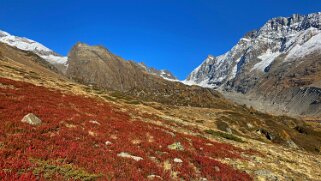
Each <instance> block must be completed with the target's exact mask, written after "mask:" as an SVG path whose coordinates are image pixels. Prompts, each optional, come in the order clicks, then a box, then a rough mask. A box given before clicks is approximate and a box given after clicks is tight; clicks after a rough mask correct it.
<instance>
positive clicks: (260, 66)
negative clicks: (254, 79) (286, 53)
mask: <svg viewBox="0 0 321 181" xmlns="http://www.w3.org/2000/svg"><path fill="white" fill-rule="evenodd" d="M279 55H281V53H280V52H279V51H277V52H272V51H271V50H270V49H268V50H267V51H266V52H265V53H263V54H262V55H260V56H259V57H258V58H259V59H261V61H260V62H259V63H256V64H255V65H254V66H253V68H252V69H251V71H252V70H255V69H257V70H260V71H262V72H264V69H265V68H266V67H268V66H269V65H270V64H271V63H272V62H273V61H274V60H275V58H276V57H278V56H279Z"/></svg>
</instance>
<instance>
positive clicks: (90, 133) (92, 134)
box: [88, 131, 97, 136]
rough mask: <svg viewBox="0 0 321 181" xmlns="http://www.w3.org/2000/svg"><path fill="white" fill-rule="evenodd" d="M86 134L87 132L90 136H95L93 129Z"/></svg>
mask: <svg viewBox="0 0 321 181" xmlns="http://www.w3.org/2000/svg"><path fill="white" fill-rule="evenodd" d="M88 134H89V135H90V136H97V133H95V132H93V131H88Z"/></svg>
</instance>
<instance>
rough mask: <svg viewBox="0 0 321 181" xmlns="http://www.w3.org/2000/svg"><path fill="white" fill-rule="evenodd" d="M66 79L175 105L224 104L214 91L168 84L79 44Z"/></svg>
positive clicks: (101, 49)
mask: <svg viewBox="0 0 321 181" xmlns="http://www.w3.org/2000/svg"><path fill="white" fill-rule="evenodd" d="M66 75H67V77H68V78H70V79H73V80H76V81H78V82H80V83H83V84H87V85H92V86H94V87H97V88H101V89H107V90H115V91H120V92H125V93H126V94H128V95H131V96H135V97H139V98H141V99H143V100H149V101H157V102H161V103H167V104H173V105H191V106H198V107H214V106H216V105H217V103H219V102H222V101H223V102H224V101H225V100H224V99H222V96H221V95H220V94H219V93H218V92H217V91H215V90H211V89H205V88H201V87H198V86H193V87H190V86H186V85H184V84H182V83H180V82H177V81H168V80H165V79H164V78H160V77H159V76H157V75H154V73H150V72H149V71H147V69H146V68H142V66H141V65H139V64H137V63H135V62H133V61H126V60H124V59H122V58H121V57H119V56H116V55H114V54H112V53H111V52H110V51H109V50H107V49H106V48H104V47H102V46H89V45H87V44H84V43H77V44H76V45H75V46H74V47H73V48H72V50H71V51H70V52H69V55H68V69H67V72H66ZM226 105H227V104H226Z"/></svg>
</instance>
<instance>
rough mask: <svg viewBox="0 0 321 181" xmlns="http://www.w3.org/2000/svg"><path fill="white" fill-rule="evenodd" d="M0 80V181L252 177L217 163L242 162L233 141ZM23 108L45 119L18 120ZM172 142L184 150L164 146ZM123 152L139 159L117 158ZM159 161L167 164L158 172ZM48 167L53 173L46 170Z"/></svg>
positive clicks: (98, 102)
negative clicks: (185, 131)
mask: <svg viewBox="0 0 321 181" xmlns="http://www.w3.org/2000/svg"><path fill="white" fill-rule="evenodd" d="M0 83H1V84H2V85H4V86H0V121H1V122H0V179H2V180H43V179H46V178H48V177H50V178H52V179H58V178H60V179H64V178H65V179H73V180H84V179H85V178H86V179H97V180H147V178H148V176H150V177H151V175H156V176H157V177H154V179H155V180H157V179H159V178H162V179H163V180H176V179H177V180H178V179H179V178H181V179H185V180H193V179H198V180H199V179H200V178H207V179H208V180H251V177H250V176H249V175H248V174H246V173H244V172H241V171H238V170H235V169H233V168H232V167H230V166H228V165H226V164H223V163H220V162H219V161H216V160H215V158H235V159H241V156H240V154H241V153H244V151H243V150H241V149H238V148H235V147H233V146H231V145H228V144H223V143H217V142H212V141H209V140H207V139H204V138H200V137H196V136H190V135H184V134H180V133H177V132H174V131H172V130H170V129H167V128H164V127H161V126H157V125H154V124H151V123H146V122H143V121H140V120H134V121H132V120H131V119H130V117H129V115H127V114H126V113H123V112H120V111H118V110H117V109H116V108H114V107H112V106H111V105H109V104H108V103H106V102H104V101H102V100H98V99H94V98H85V97H82V96H78V95H72V94H66V93H62V92H60V91H57V90H49V89H48V88H45V87H41V86H35V85H33V84H29V83H25V82H18V81H13V80H9V79H4V78H0ZM6 85H11V86H6ZM12 86H14V88H13V87H12ZM28 113H34V114H35V115H37V116H38V117H39V118H40V119H41V120H42V121H43V123H42V124H41V125H40V126H31V125H29V124H26V123H22V122H21V119H22V118H23V117H24V116H25V115H26V114H28ZM106 141H108V144H106ZM177 142H179V143H180V144H181V145H182V146H183V147H184V149H183V150H171V149H169V148H168V145H171V144H173V143H177ZM121 152H125V153H128V154H130V155H133V156H137V157H141V158H142V160H139V161H136V160H134V159H131V158H122V157H119V156H117V154H119V153H121ZM174 158H179V159H181V160H182V161H183V162H182V163H176V162H174V161H173V160H174ZM35 160H36V161H35ZM37 160H38V161H39V163H42V164H41V165H40V166H39V163H37ZM43 161H45V162H43ZM165 162H167V163H170V165H171V167H170V169H164V167H163V165H164V163H165ZM44 163H45V164H48V165H45V166H43V165H44ZM65 168H68V169H65ZM70 168H72V169H70ZM50 169H51V171H52V170H54V171H55V172H54V173H51V172H50V173H48V170H49V171H50ZM66 170H67V171H66ZM66 172H67V173H66ZM173 173H176V174H177V177H176V178H175V177H173ZM90 174H91V175H90ZM158 176H159V177H158Z"/></svg>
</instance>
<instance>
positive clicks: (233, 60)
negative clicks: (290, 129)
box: [184, 13, 321, 119]
mask: <svg viewBox="0 0 321 181" xmlns="http://www.w3.org/2000/svg"><path fill="white" fill-rule="evenodd" d="M320 19H321V13H313V14H309V15H304V16H303V15H297V14H295V15H292V16H291V17H278V18H273V19H271V20H269V21H268V22H267V23H265V24H264V25H263V26H262V27H261V28H260V29H258V30H254V31H251V32H249V33H247V34H246V35H245V36H244V37H243V38H241V39H240V41H239V42H238V43H237V44H236V45H235V46H234V47H233V48H232V49H231V50H230V51H228V52H227V53H225V54H224V55H221V56H218V57H214V56H208V58H207V59H206V60H205V61H204V62H203V63H202V64H201V65H200V66H199V67H197V68H196V69H195V70H194V71H193V72H192V73H191V74H190V75H189V76H188V78H187V79H186V80H185V81H184V82H185V83H186V84H190V85H191V84H196V85H200V86H203V87H210V88H215V89H218V90H221V91H222V92H223V94H224V95H226V97H228V98H230V99H232V100H234V101H238V102H239V103H242V104H243V103H245V104H248V105H249V106H253V107H254V108H256V109H260V110H262V111H266V112H272V113H278V114H288V115H292V116H307V117H314V118H316V119H317V118H318V117H319V116H320V115H321V106H320V104H319V102H320V96H321V94H320V91H321V89H320V82H321V79H320V78H321V76H320V75H321V71H320V69H321V66H320V65H321V64H320V63H321V54H320V52H321V51H320V50H321V20H320Z"/></svg>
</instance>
